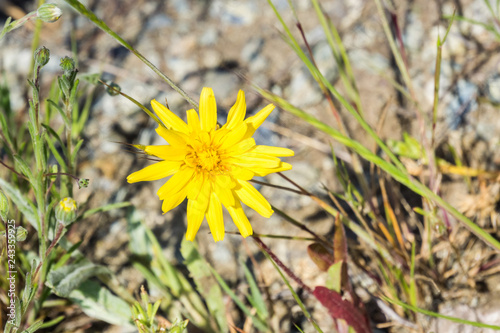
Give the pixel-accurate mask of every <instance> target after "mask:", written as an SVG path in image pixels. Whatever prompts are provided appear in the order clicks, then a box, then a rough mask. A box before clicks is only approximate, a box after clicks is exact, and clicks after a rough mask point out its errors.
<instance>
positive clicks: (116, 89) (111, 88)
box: [106, 82, 122, 96]
mask: <svg viewBox="0 0 500 333" xmlns="http://www.w3.org/2000/svg"><path fill="white" fill-rule="evenodd" d="M121 90H122V88H120V86H119V85H117V84H116V83H114V82H111V83H108V87H107V88H106V92H107V93H108V94H109V95H110V96H116V95H118V94H119V93H120V91H121Z"/></svg>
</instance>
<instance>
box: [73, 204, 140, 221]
mask: <svg viewBox="0 0 500 333" xmlns="http://www.w3.org/2000/svg"><path fill="white" fill-rule="evenodd" d="M130 205H131V203H130V202H116V203H112V204H107V205H104V206H101V207H97V208H94V209H89V210H87V211H86V212H85V213H83V215H82V217H81V218H82V219H86V218H87V217H89V216H91V215H94V214H96V213H102V212H107V211H108V210H112V209H118V208H123V207H128V206H130Z"/></svg>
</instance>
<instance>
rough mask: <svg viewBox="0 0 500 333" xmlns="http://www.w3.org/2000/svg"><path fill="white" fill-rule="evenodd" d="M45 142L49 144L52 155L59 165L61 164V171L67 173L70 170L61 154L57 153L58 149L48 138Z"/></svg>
mask: <svg viewBox="0 0 500 333" xmlns="http://www.w3.org/2000/svg"><path fill="white" fill-rule="evenodd" d="M45 141H46V142H47V143H48V145H49V149H50V151H51V152H52V155H54V158H55V159H56V161H57V163H59V165H60V166H61V171H63V172H66V171H67V170H68V167H67V165H66V162H65V161H64V159H63V158H62V156H61V154H59V152H58V151H57V148H56V147H55V146H54V143H53V142H52V139H50V138H46V140H45Z"/></svg>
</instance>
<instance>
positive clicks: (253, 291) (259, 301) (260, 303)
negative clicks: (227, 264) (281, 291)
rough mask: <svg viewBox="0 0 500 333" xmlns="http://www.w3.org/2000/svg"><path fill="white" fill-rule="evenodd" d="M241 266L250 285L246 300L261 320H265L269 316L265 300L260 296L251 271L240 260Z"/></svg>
mask: <svg viewBox="0 0 500 333" xmlns="http://www.w3.org/2000/svg"><path fill="white" fill-rule="evenodd" d="M240 264H241V266H242V267H243V270H244V272H245V278H246V279H247V282H248V285H249V287H250V295H248V296H247V299H248V301H249V302H250V304H252V306H253V307H254V308H255V309H256V310H257V316H259V318H260V319H262V320H263V321H266V320H267V319H268V318H269V311H267V306H266V302H265V301H264V298H263V297H262V294H261V292H260V289H259V287H258V286H257V282H256V281H255V279H254V278H253V275H252V272H250V269H248V267H247V266H246V265H245V264H244V263H243V262H241V263H240Z"/></svg>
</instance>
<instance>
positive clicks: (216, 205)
mask: <svg viewBox="0 0 500 333" xmlns="http://www.w3.org/2000/svg"><path fill="white" fill-rule="evenodd" d="M206 216H207V222H208V226H209V227H210V232H211V233H212V236H213V238H214V241H216V242H218V241H221V240H223V239H224V218H223V217H222V205H221V203H220V201H219V198H217V195H216V194H215V193H213V192H212V195H211V196H210V203H209V205H208V210H207V215H206Z"/></svg>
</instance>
